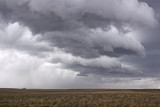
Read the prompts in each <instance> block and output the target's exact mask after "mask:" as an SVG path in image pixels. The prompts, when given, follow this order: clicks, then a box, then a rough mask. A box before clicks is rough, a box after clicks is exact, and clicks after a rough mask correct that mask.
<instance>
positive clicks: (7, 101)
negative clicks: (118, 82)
mask: <svg viewBox="0 0 160 107" xmlns="http://www.w3.org/2000/svg"><path fill="white" fill-rule="evenodd" d="M0 106H1V107H28V106H29V107H160V90H132V89H130V90H120V89H119V90H114V89H113V90H112V89H84V90H82V89H76V90H75V89H70V90H40V89H0Z"/></svg>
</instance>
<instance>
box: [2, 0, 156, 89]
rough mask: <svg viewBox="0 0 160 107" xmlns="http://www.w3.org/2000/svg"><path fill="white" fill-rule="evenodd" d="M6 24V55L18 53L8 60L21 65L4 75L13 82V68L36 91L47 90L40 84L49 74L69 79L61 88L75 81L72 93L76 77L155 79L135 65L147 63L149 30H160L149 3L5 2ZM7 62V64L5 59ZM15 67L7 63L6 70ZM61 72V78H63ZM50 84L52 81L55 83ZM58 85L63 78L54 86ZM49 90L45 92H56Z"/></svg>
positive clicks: (124, 0) (127, 0) (92, 0)
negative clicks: (145, 38) (145, 42)
mask: <svg viewBox="0 0 160 107" xmlns="http://www.w3.org/2000/svg"><path fill="white" fill-rule="evenodd" d="M0 21H1V22H0V53H10V52H11V51H12V52H13V55H11V56H10V55H8V57H9V58H11V59H12V58H14V57H15V59H16V58H17V60H18V61H19V62H20V63H19V62H18V61H17V63H18V64H17V65H14V66H6V67H0V69H2V68H3V70H1V71H0V74H3V75H6V76H10V75H9V74H10V73H8V74H7V73H6V74H5V71H7V72H10V70H11V69H10V68H12V67H13V70H14V71H13V72H15V74H14V73H13V74H14V75H15V76H19V75H21V76H22V77H23V76H25V77H26V81H29V82H28V83H26V85H27V86H29V87H31V88H32V87H33V88H35V87H36V86H37V87H41V86H43V84H44V83H42V84H40V82H39V81H41V80H42V79H44V77H47V76H45V74H46V75H48V76H49V74H50V75H58V76H60V79H62V78H63V74H64V75H65V76H64V78H63V79H62V80H61V83H60V84H63V81H66V80H67V78H70V77H73V78H72V79H71V80H70V81H69V82H68V83H67V84H68V85H71V84H72V85H71V86H70V87H71V88H72V87H73V88H74V87H75V88H76V87H78V86H76V85H75V83H73V82H72V81H74V79H75V77H78V78H86V80H87V78H91V77H92V76H94V77H96V78H99V79H100V78H101V79H102V78H105V77H106V78H126V79H127V78H153V77H150V76H149V75H147V74H145V71H143V70H144V69H141V67H139V66H136V64H135V63H130V60H129V58H131V59H132V57H137V58H144V57H146V49H145V46H144V45H143V43H142V42H141V40H140V39H139V38H143V37H142V36H144V34H145V32H144V31H145V30H146V29H154V28H155V27H157V26H158V21H157V19H156V14H155V11H154V9H153V8H152V7H150V6H149V5H148V4H147V3H146V2H142V1H138V0H98V1H97V0H0ZM10 54H11V53H10ZM1 56H2V57H1V58H3V54H1ZM4 57H6V56H4ZM19 57H20V58H19ZM28 58H29V59H28ZM32 58H33V59H32ZM125 58H127V59H125ZM3 60H6V59H3ZM25 60H28V62H34V63H33V66H31V65H30V64H28V63H24V64H22V65H21V62H22V63H23V62H25ZM14 61H15V60H14ZM39 61H40V62H39ZM2 62H3V61H2ZM4 62H5V61H4ZM15 62H16V61H15ZM37 62H39V63H37ZM133 62H136V61H133ZM10 63H11V62H10V61H8V60H7V61H6V63H5V64H6V65H10ZM5 64H4V65H1V66H5ZM46 64H47V67H46ZM26 65H27V66H28V68H27V70H24V71H22V72H21V73H22V74H21V73H20V70H21V69H19V68H21V67H22V68H23V67H24V68H23V69H25V68H26ZM19 66H21V67H19ZM34 66H35V67H34ZM7 68H8V69H7ZM28 72H30V73H28ZM42 72H43V73H42ZM48 72H49V74H48ZM58 72H61V75H60V74H58ZM67 73H68V74H67ZM23 74H24V75H23ZM35 74H36V75H39V79H38V80H36V79H33V77H34V76H35ZM41 74H43V75H44V77H43V75H41ZM21 76H20V78H22V77H21ZM61 76H62V77H61ZM51 77H52V76H51ZM3 78H4V79H3V80H5V81H7V79H8V77H6V78H5V76H4V77H3ZM31 78H32V79H31ZM40 78H41V79H40ZM52 78H56V76H53V77H52ZM30 79H31V80H30ZM50 80H51V81H52V79H51V78H50ZM50 80H47V81H50ZM56 80H58V78H57V79H55V80H54V81H56ZM95 80H96V79H95ZM145 80H146V79H145ZM153 80H154V79H153ZM24 81H25V80H24ZM51 81H50V82H49V83H48V84H49V85H51ZM77 81H81V82H82V80H77ZM107 81H108V80H107ZM155 81H158V80H156V79H155ZM98 82H102V81H101V80H98ZM30 84H32V85H33V84H34V85H35V86H32V85H30ZM37 84H39V85H37ZM49 85H47V86H45V85H44V87H48V88H50V87H52V86H49ZM13 86H14V85H13ZM20 86H21V85H20ZM56 86H57V87H61V86H58V85H53V87H54V88H56ZM81 86H82V87H86V86H85V85H84V86H83V84H80V87H81ZM53 87H52V88H53ZM89 87H92V85H91V86H89ZM93 87H103V86H93ZM63 88H65V86H64V87H63ZM67 88H68V86H67Z"/></svg>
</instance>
